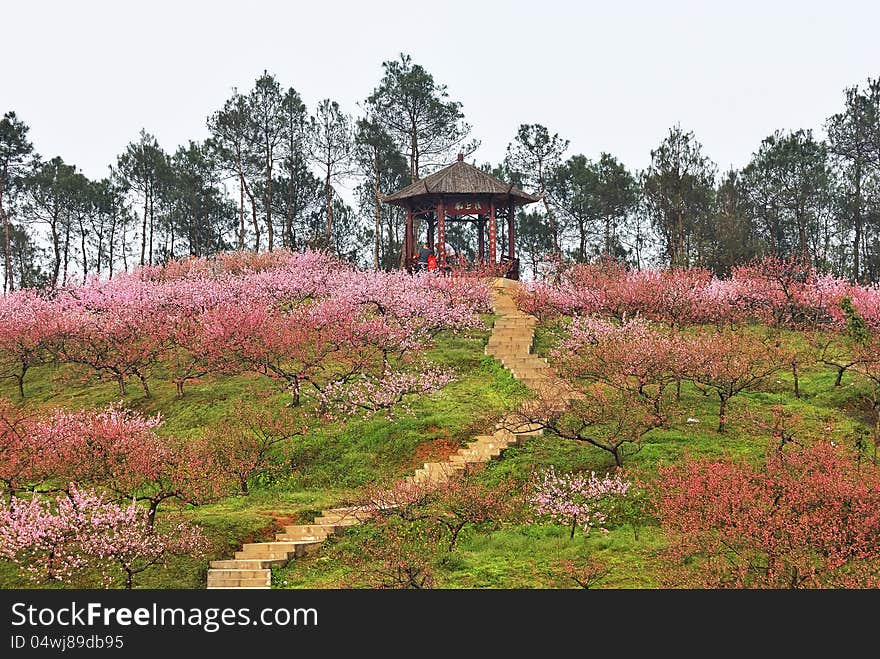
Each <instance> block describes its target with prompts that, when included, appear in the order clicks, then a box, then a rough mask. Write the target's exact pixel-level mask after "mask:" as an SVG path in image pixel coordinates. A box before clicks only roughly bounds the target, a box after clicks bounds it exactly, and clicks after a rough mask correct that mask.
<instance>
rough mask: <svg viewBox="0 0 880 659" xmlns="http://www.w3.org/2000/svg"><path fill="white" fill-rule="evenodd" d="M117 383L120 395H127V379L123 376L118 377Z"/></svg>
mask: <svg viewBox="0 0 880 659" xmlns="http://www.w3.org/2000/svg"><path fill="white" fill-rule="evenodd" d="M116 383H117V384H118V385H119V395H120V396H124V395H125V378H124V377H123V376H122V375H118V374H117V376H116Z"/></svg>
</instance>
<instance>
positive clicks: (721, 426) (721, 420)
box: [718, 392, 728, 432]
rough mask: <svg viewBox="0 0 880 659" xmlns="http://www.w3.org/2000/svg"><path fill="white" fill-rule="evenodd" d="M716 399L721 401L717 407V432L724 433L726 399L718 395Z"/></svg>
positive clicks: (720, 394) (722, 395)
mask: <svg viewBox="0 0 880 659" xmlns="http://www.w3.org/2000/svg"><path fill="white" fill-rule="evenodd" d="M718 398H720V399H721V405H720V406H719V407H718V432H724V421H725V417H726V416H727V400H728V399H727V397H726V396H725V395H724V394H722V393H720V392H719V394H718Z"/></svg>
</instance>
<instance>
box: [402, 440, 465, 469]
mask: <svg viewBox="0 0 880 659" xmlns="http://www.w3.org/2000/svg"><path fill="white" fill-rule="evenodd" d="M460 448H461V445H460V444H459V443H458V442H456V441H454V440H452V439H432V440H431V441H428V442H422V443H421V444H419V445H418V447H416V452H415V454H414V455H413V458H412V465H413V466H414V467H421V466H422V465H424V464H425V463H426V462H443V461H445V460H447V459H449V457H450V456H451V455H453V454H454V453H455V452H456V451H458V450H459V449H460Z"/></svg>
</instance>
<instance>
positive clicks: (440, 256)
mask: <svg viewBox="0 0 880 659" xmlns="http://www.w3.org/2000/svg"><path fill="white" fill-rule="evenodd" d="M436 247H437V255H436V256H437V265H439V266H440V267H441V268H442V267H443V266H445V265H446V205H445V203H444V201H443V199H442V198H441V199H440V201H438V202H437V245H436Z"/></svg>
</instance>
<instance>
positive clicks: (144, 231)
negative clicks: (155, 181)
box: [141, 191, 150, 267]
mask: <svg viewBox="0 0 880 659" xmlns="http://www.w3.org/2000/svg"><path fill="white" fill-rule="evenodd" d="M149 208H150V198H149V196H148V195H147V192H146V191H145V192H144V220H143V222H141V266H142V267H143V265H144V264H145V263H146V259H147V213H148V212H149Z"/></svg>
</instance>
